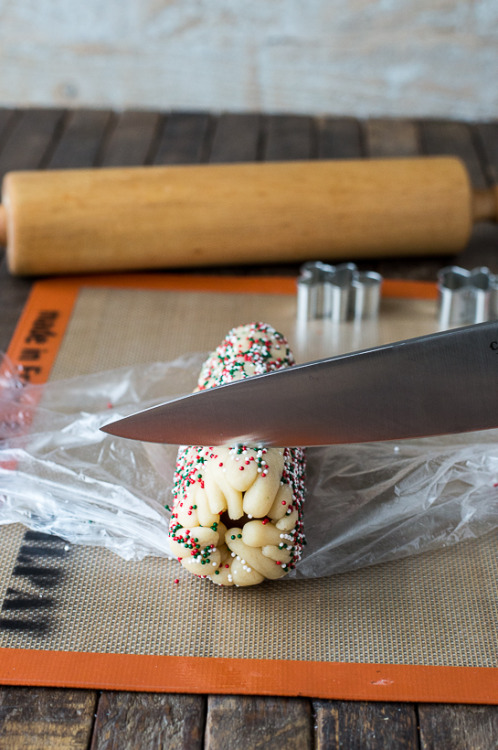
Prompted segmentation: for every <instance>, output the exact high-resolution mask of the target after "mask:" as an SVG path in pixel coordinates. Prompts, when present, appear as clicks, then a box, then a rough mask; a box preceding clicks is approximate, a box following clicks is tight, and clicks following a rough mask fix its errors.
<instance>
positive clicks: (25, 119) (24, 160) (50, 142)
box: [0, 109, 63, 179]
mask: <svg viewBox="0 0 498 750" xmlns="http://www.w3.org/2000/svg"><path fill="white" fill-rule="evenodd" d="M62 116H63V112H62V110H58V109H27V110H25V111H24V112H22V114H21V116H20V117H19V119H18V120H17V121H16V123H15V125H14V127H13V128H12V130H11V132H10V133H9V134H8V137H7V139H6V141H5V142H4V144H3V149H2V152H1V153H0V179H2V178H3V176H4V174H5V173H6V172H9V171H11V170H14V169H15V170H20V169H39V168H42V167H44V166H45V165H46V163H47V161H48V160H49V159H50V155H51V153H52V151H53V149H54V147H55V145H56V143H57V137H58V128H59V126H60V125H61V122H62Z"/></svg>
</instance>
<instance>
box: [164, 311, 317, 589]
mask: <svg viewBox="0 0 498 750" xmlns="http://www.w3.org/2000/svg"><path fill="white" fill-rule="evenodd" d="M292 364H294V358H293V356H292V353H291V352H290V350H289V347H288V345H287V341H286V340H285V339H284V337H283V336H282V335H281V334H279V333H277V331H275V330H274V329H273V328H271V327H270V326H268V325H265V324H262V323H253V324H250V325H246V326H240V327H238V328H234V329H232V330H231V331H230V333H229V334H228V336H227V337H226V338H225V339H224V341H223V342H222V343H221V344H220V346H219V347H218V348H217V349H216V351H215V352H214V353H213V354H212V355H211V356H210V357H209V359H208V360H207V361H206V362H205V364H204V365H203V367H202V370H201V374H200V376H199V382H198V386H197V387H198V389H199V390H204V389H205V388H212V387H215V386H216V385H221V384H223V383H227V382H230V381H231V380H238V379H240V378H243V377H247V376H249V375H259V374H262V373H265V372H269V371H271V370H278V369H280V368H281V367H288V366H291V365H292ZM304 474H305V453H304V450H303V449H301V448H264V447H261V446H251V445H236V446H222V447H217V448H213V447H200V446H182V447H180V449H179V451H178V458H177V464H176V472H175V480H174V487H173V500H174V502H173V508H172V514H171V521H170V528H169V541H170V547H171V550H172V551H173V553H174V554H175V555H176V556H177V558H178V560H179V561H180V563H181V564H182V565H183V567H184V568H186V569H187V570H189V571H190V572H192V573H194V574H195V575H197V576H200V577H202V578H209V579H211V580H212V581H213V582H214V583H218V584H220V585H223V586H233V585H236V586H252V585H254V584H257V583H261V581H263V580H264V579H265V578H269V579H276V578H281V577H282V576H284V575H285V574H286V573H287V572H288V571H289V570H291V569H292V568H294V567H295V564H296V562H297V561H298V560H299V558H300V556H301V553H302V549H303V545H304V543H305V540H304V533H303V522H302V506H303V502H304Z"/></svg>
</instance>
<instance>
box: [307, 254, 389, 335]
mask: <svg viewBox="0 0 498 750" xmlns="http://www.w3.org/2000/svg"><path fill="white" fill-rule="evenodd" d="M381 285H382V276H381V275H380V274H378V273H375V272H374V271H359V270H358V268H357V267H356V265H355V264H354V263H342V264H340V265H338V266H332V265H329V264H327V263H322V262H321V261H312V262H309V263H305V264H304V265H303V266H301V268H300V275H299V278H298V280H297V319H298V322H301V323H302V322H306V321H308V320H316V319H318V318H324V319H328V320H332V321H333V322H343V321H345V320H365V319H372V318H375V317H376V316H377V315H378V312H379V305H380V291H381Z"/></svg>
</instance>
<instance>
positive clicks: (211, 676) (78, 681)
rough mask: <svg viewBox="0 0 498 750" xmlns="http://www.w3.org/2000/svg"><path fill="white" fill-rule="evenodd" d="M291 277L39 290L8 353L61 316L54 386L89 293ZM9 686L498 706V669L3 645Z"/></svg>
mask: <svg viewBox="0 0 498 750" xmlns="http://www.w3.org/2000/svg"><path fill="white" fill-rule="evenodd" d="M295 284H296V281H295V279H292V278H288V277H261V278H260V277H231V276H226V277H221V276H200V275H185V276H184V275H176V274H151V275H149V274H134V275H127V274H123V275H118V274H112V275H103V276H84V277H69V278H58V279H47V280H43V281H39V282H37V283H35V284H34V286H33V289H32V292H31V295H30V297H29V299H28V301H27V303H26V306H25V309H24V311H23V314H22V316H21V318H20V320H19V323H18V326H17V328H16V331H15V333H14V336H13V338H12V342H11V344H10V346H9V349H8V352H7V353H8V356H9V358H10V359H11V360H12V361H13V362H14V364H22V360H21V355H22V353H23V350H24V347H25V346H26V338H27V336H28V334H29V331H30V330H31V329H32V326H33V324H34V322H35V321H36V320H37V316H39V315H40V311H54V310H55V311H57V313H58V314H57V316H56V319H55V322H54V324H53V327H52V329H51V331H50V335H49V336H48V338H47V339H46V340H45V341H43V342H41V343H40V345H39V355H40V356H39V359H38V360H37V367H38V370H37V371H36V372H31V373H30V382H38V383H42V382H45V381H46V380H47V379H48V376H49V374H50V370H51V368H52V366H53V364H54V362H55V360H56V357H57V353H58V350H59V346H60V344H61V342H62V339H63V337H64V333H65V331H66V328H67V325H68V322H69V320H70V318H71V313H72V310H73V307H74V304H75V302H76V300H77V297H78V293H79V291H80V289H81V288H82V287H84V286H100V287H102V286H110V287H113V288H135V289H139V288H144V289H158V290H172V291H208V292H237V293H249V294H254V293H259V294H293V293H295V290H296V286H295ZM382 293H383V295H384V296H386V297H406V298H412V299H414V298H418V299H421V298H422V299H436V298H437V287H436V285H435V284H432V283H426V282H416V281H415V282H414V281H403V280H399V281H398V280H394V281H391V280H386V281H384V283H383V289H382ZM0 684H5V685H40V686H52V687H76V688H87V689H89V688H91V689H107V690H130V691H154V692H188V693H223V694H230V693H234V694H256V695H282V696H284V695H285V696H298V695H301V696H308V697H314V698H328V699H341V700H368V701H417V702H445V703H473V704H496V703H498V669H495V668H488V667H476V668H474V667H440V666H423V665H394V664H364V663H362V664H356V663H343V662H341V663H336V662H304V661H293V660H289V661H287V660H272V659H267V660H266V659H223V658H216V659H213V658H207V657H173V656H165V655H160V656H148V655H137V654H103V653H79V652H70V651H42V650H37V649H8V648H0Z"/></svg>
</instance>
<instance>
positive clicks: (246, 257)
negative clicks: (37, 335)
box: [0, 157, 498, 275]
mask: <svg viewBox="0 0 498 750" xmlns="http://www.w3.org/2000/svg"><path fill="white" fill-rule="evenodd" d="M1 209H2V210H1V213H0V243H1V242H2V238H3V243H4V244H5V243H6V245H7V257H8V264H9V268H10V270H11V272H12V273H14V274H21V275H30V274H36V275H42V274H59V273H64V274H66V273H80V272H85V273H86V272H94V271H121V270H132V269H147V268H166V267H185V266H206V265H215V264H227V265H230V264H236V263H239V264H242V263H244V264H250V263H267V262H280V261H303V260H307V259H321V260H330V259H349V258H351V259H359V258H366V257H374V256H389V255H391V256H392V255H417V254H420V255H422V254H427V253H438V254H439V253H446V252H448V253H455V252H458V251H459V250H461V249H462V248H463V247H464V246H465V244H466V243H467V240H468V238H469V235H470V233H471V230H472V226H473V224H474V222H475V221H478V220H495V221H496V220H497V216H498V190H497V188H496V187H495V188H490V189H489V190H488V191H486V190H485V191H475V190H472V188H471V186H470V183H469V178H468V175H467V172H466V170H465V168H464V166H463V165H462V164H461V162H460V161H459V160H458V159H455V158H447V157H427V158H426V157H420V158H413V159H384V160H382V159H377V160H375V159H372V160H367V159H365V160H358V161H356V160H354V161H313V162H312V161H299V162H277V163H273V162H269V163H250V164H231V165H202V166H178V167H177V166H175V167H173V166H172V167H133V168H116V169H89V170H86V169H82V170H61V171H46V172H42V171H36V172H12V173H10V174H8V175H7V176H6V177H5V179H4V183H3V206H2V207H1Z"/></svg>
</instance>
